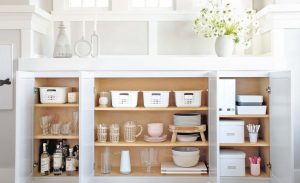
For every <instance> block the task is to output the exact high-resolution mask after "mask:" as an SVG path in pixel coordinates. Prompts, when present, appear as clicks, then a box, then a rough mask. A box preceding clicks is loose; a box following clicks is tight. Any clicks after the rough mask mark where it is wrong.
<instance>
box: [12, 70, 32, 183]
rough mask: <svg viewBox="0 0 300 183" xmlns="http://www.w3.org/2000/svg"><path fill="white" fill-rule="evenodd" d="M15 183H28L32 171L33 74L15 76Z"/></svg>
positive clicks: (22, 73) (21, 73)
mask: <svg viewBox="0 0 300 183" xmlns="http://www.w3.org/2000/svg"><path fill="white" fill-rule="evenodd" d="M16 99H17V100H16V114H17V115H16V144H15V146H16V151H15V153H16V154H15V183H29V182H30V181H31V174H32V169H33V117H34V115H33V106H34V74H33V73H29V72H20V71H18V72H17V76H16Z"/></svg>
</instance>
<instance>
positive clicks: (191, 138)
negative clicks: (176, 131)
mask: <svg viewBox="0 0 300 183" xmlns="http://www.w3.org/2000/svg"><path fill="white" fill-rule="evenodd" d="M198 137H199V135H197V134H191V135H177V140H178V141H179V142H195V141H196V140H197V138H198Z"/></svg>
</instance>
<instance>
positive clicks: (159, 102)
mask: <svg viewBox="0 0 300 183" xmlns="http://www.w3.org/2000/svg"><path fill="white" fill-rule="evenodd" d="M169 93H170V92H169V91H143V97H144V106H145V107H168V106H169Z"/></svg>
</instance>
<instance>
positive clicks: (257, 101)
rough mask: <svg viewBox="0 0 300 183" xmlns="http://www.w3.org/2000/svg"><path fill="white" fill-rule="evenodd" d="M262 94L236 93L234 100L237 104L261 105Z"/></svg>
mask: <svg viewBox="0 0 300 183" xmlns="http://www.w3.org/2000/svg"><path fill="white" fill-rule="evenodd" d="M263 100H264V99H263V96H262V95H237V96H236V102H237V105H239V106H261V105H262V104H263Z"/></svg>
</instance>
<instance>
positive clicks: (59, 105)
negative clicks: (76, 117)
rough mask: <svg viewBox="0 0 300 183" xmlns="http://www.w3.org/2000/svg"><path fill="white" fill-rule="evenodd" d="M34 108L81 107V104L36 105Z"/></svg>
mask: <svg viewBox="0 0 300 183" xmlns="http://www.w3.org/2000/svg"><path fill="white" fill-rule="evenodd" d="M34 107H36V108H42V107H79V104H35V105H34Z"/></svg>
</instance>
